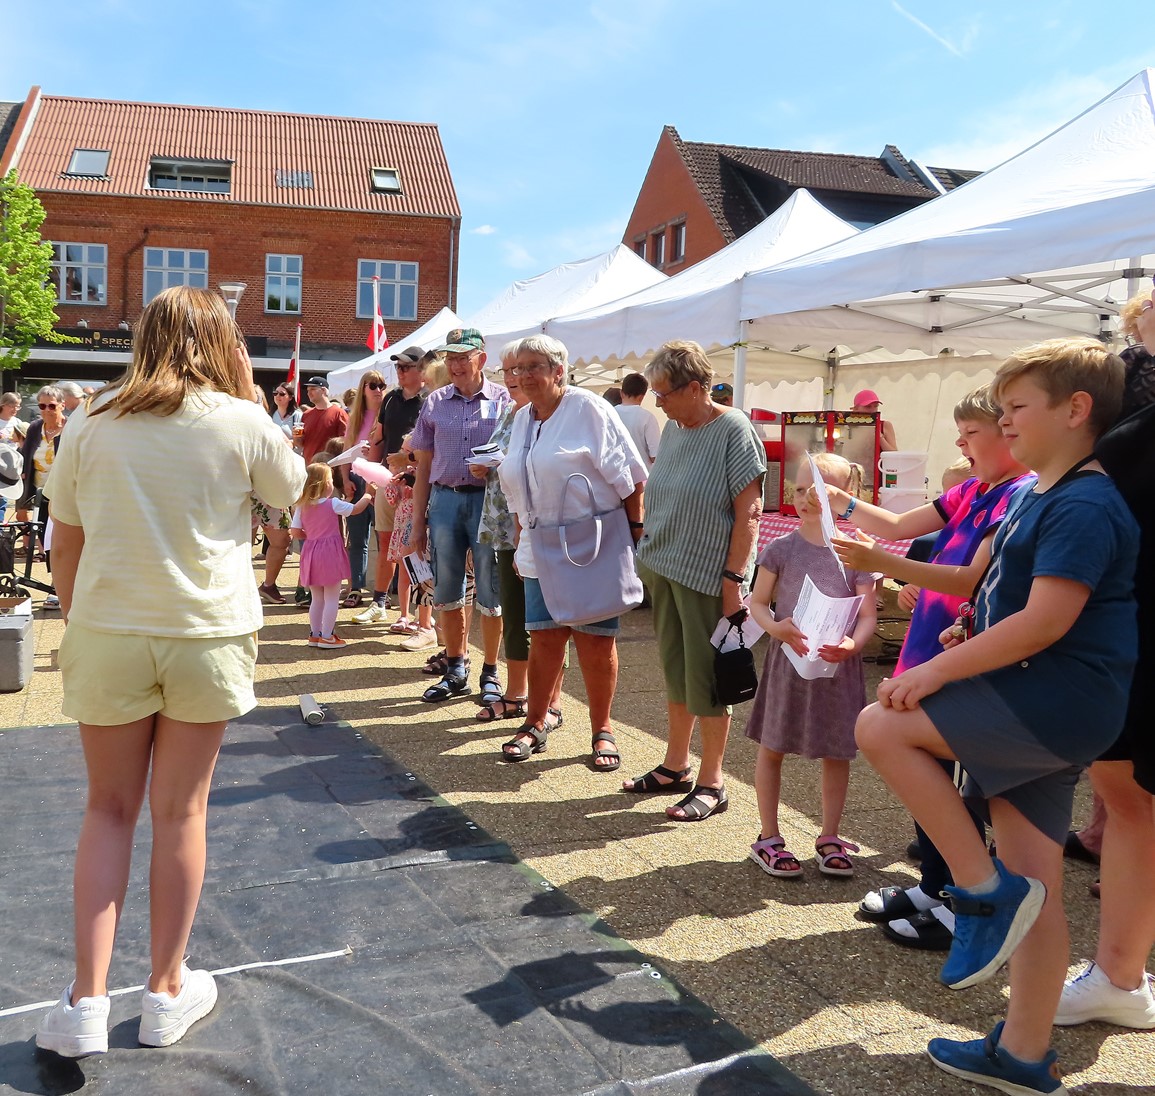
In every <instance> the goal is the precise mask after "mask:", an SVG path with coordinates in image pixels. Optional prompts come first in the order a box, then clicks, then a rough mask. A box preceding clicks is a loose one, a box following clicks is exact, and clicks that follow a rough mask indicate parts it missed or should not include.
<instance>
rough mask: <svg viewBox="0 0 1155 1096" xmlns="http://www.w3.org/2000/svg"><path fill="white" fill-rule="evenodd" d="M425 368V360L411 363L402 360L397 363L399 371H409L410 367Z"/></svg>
mask: <svg viewBox="0 0 1155 1096" xmlns="http://www.w3.org/2000/svg"><path fill="white" fill-rule="evenodd" d="M424 368H425V363H424V362H410V364H409V365H403V364H402V363H401V362H398V363H397V372H398V373H408V372H409V370H410V369H424ZM381 387H382V388H384V387H385V386H384V385H382V386H381Z"/></svg>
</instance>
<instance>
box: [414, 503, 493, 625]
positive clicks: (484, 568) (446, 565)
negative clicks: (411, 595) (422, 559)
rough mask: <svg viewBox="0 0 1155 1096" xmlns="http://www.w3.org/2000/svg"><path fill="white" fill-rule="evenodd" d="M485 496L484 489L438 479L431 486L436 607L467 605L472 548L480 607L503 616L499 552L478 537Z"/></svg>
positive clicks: (429, 520)
mask: <svg viewBox="0 0 1155 1096" xmlns="http://www.w3.org/2000/svg"><path fill="white" fill-rule="evenodd" d="M484 499H485V492H484V491H454V490H453V489H452V488H449V487H441V486H439V485H438V484H436V483H435V484H433V486H432V488H431V489H430V492H429V510H428V516H427V518H426V527H427V529H428V532H429V554H430V559H431V563H432V566H433V608H435V609H460V608H462V607H463V606H464V605H465V554H466V553H467V552H468V551H470V550H471V549H472V551H473V577H474V581H475V582H476V586H477V592H476V595H475V601H476V604H477V607H478V609H480V610H481V612H482V613H483V614H484V615H485V616H501V599H500V596H499V594H498V582H497V556H496V555H495V554H494V551H493V548H492V547H491V546H490V545H488V544H482V543H481V542H480V541H479V540H478V539H477V531H478V529H479V527H480V526H481V504H482V502H483V501H484Z"/></svg>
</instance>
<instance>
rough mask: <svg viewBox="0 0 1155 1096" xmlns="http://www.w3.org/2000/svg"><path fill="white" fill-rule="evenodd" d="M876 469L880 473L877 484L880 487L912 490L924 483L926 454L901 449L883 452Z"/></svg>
mask: <svg viewBox="0 0 1155 1096" xmlns="http://www.w3.org/2000/svg"><path fill="white" fill-rule="evenodd" d="M878 470H879V471H880V472H881V473H882V479H881V480H880V481H879V484H878V486H879V487H880V488H886V487H900V488H903V489H905V490H913V489H914V488H916V487H922V486H924V485H925V483H926V454H925V453H915V452H912V451H910V450H902V449H899V450H896V451H895V452H893V453H883V454H882V456H881V457H879V458H878Z"/></svg>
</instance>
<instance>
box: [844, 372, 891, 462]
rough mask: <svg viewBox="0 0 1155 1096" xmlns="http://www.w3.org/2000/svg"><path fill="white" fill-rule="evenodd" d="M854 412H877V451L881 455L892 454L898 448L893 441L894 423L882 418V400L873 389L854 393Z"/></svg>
mask: <svg viewBox="0 0 1155 1096" xmlns="http://www.w3.org/2000/svg"><path fill="white" fill-rule="evenodd" d="M854 410H855V411H877V412H879V419H878V425H879V428H880V430H879V434H880V437H879V443H880V444H879V450H880V451H881V452H883V453H893V452H894V451H895V450H896V449H897V448H898V443H897V442H896V441H895V440H894V423H890V422H886V421H885V420H884V419H883V418H882V400H880V399H879V398H878V393H877V392H875V391H874V389H873V388H864V389H862V391H861V392H855V393H854Z"/></svg>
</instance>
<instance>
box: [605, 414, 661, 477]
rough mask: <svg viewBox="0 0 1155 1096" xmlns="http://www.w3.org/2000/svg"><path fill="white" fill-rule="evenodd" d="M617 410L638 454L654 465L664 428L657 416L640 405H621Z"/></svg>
mask: <svg viewBox="0 0 1155 1096" xmlns="http://www.w3.org/2000/svg"><path fill="white" fill-rule="evenodd" d="M615 410H616V411H617V413H618V418H620V419H621V420H622V422H624V423H625V424H626V429H627V430H628V431H629V432H630V437H631V438H633V439H634V445H636V446H637V447H638V452H639V453H641V454H642V456H643V457H645V458H646V461H647V463H649V464H653V463H654V458H655V457H656V456H657V455H658V444H659V443H660V442H661V440H662V428H661V427H660V426H659V425H658V417H657V415H655V414H654V413H653V412H652V411H651V410H649V408H646V407H643V406H642V405H641V404H640V403H623V404H619V405H618V406H617V408H615Z"/></svg>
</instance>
